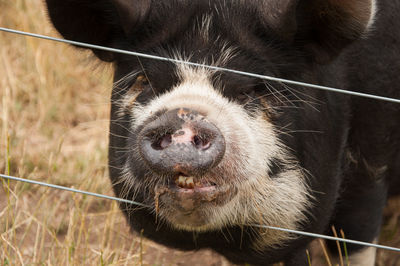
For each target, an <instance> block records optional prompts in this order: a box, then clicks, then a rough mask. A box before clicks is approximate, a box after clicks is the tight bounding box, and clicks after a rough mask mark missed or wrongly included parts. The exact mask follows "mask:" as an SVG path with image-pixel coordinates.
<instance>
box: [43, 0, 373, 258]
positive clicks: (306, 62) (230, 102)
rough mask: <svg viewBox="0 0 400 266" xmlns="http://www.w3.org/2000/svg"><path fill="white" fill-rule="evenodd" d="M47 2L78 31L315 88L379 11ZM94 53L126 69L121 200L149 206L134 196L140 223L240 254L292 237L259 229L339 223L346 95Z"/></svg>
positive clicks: (161, 234)
mask: <svg viewBox="0 0 400 266" xmlns="http://www.w3.org/2000/svg"><path fill="white" fill-rule="evenodd" d="M47 4H48V8H49V14H50V17H51V20H52V22H53V23H54V25H55V26H56V28H57V29H58V30H59V31H60V33H61V34H62V35H63V36H64V37H65V38H67V39H73V40H76V41H83V42H88V43H93V44H98V45H105V46H109V47H114V48H119V49H126V50H132V51H136V52H142V53H148V54H154V55H158V56H164V57H168V58H174V59H180V60H188V61H191V62H197V63H202V64H209V65H214V66H220V67H225V68H231V69H237V70H243V71H247V72H254V73H258V74H264V75H269V76H276V77H281V78H288V79H294V80H302V81H309V82H317V83H324V82H325V81H326V80H329V77H330V78H331V79H332V77H331V75H333V74H335V73H325V72H323V71H321V69H322V70H323V69H324V68H327V66H328V65H330V64H332V62H334V60H335V58H337V57H338V55H340V53H341V52H342V50H343V49H344V48H345V47H346V46H348V45H349V44H351V43H352V42H353V41H355V40H356V39H358V38H360V37H361V36H362V35H363V34H365V32H366V30H367V29H368V27H369V26H370V25H371V23H372V19H373V16H374V10H375V8H374V2H373V1H372V0H347V1H333V0H311V1H301V0H298V1H296V0H270V1H264V0H263V1H261V0H260V1H256V0H253V1H239V0H237V1H222V0H221V1H219V0H216V1H150V0H137V1H135V0H100V1H92V0H90V1H89V0H79V1H78V0H65V1H56V0H47ZM93 52H94V53H95V54H96V55H97V56H98V57H99V58H100V59H101V60H103V61H109V62H111V61H112V62H113V63H114V65H115V86H114V88H113V92H112V108H111V126H110V150H109V163H110V175H111V179H112V182H113V186H114V189H115V192H116V195H117V196H119V197H123V198H126V199H130V200H135V201H140V202H142V203H144V204H147V205H149V206H151V207H149V208H138V207H136V206H133V205H132V206H131V205H126V204H122V208H123V210H124V212H125V214H126V215H127V217H128V219H129V221H130V223H131V225H132V227H133V228H135V229H137V230H141V229H144V234H145V235H147V236H149V237H151V238H153V239H155V240H157V241H160V242H163V243H166V244H169V245H173V246H177V247H181V248H194V247H204V246H210V247H213V248H214V249H216V250H219V251H220V252H223V251H221V250H222V247H221V245H222V246H229V247H230V250H231V251H230V252H231V253H229V254H226V252H225V254H226V255H227V256H230V257H231V259H232V258H233V259H234V258H235V256H236V255H235V252H238V251H239V250H256V249H257V250H259V251H260V250H267V249H272V248H273V249H278V250H279V249H280V248H279V247H281V246H282V244H286V245H288V242H287V240H288V239H292V238H293V236H291V235H289V234H287V233H284V232H278V231H270V230H261V229H256V228H253V227H251V226H249V225H250V224H263V225H273V226H279V227H285V228H290V229H299V228H303V229H308V230H313V231H318V230H321V228H323V226H324V225H325V224H326V223H327V221H328V220H329V216H330V214H329V211H330V210H331V209H332V206H331V205H332V204H331V203H330V202H332V201H334V199H335V197H336V194H337V189H338V184H339V181H337V175H338V170H339V168H340V158H341V155H342V154H341V153H342V148H343V143H344V139H345V136H346V132H347V127H346V119H347V109H346V108H347V100H346V98H345V97H342V96H338V95H331V94H327V93H325V92H321V91H316V90H313V89H307V88H303V87H295V86H288V85H285V84H282V83H278V82H271V81H267V80H260V79H257V78H252V77H246V76H241V75H237V74H232V73H228V72H220V71H215V70H210V69H207V68H205V67H195V66H190V65H185V64H181V63H174V62H170V61H157V60H152V59H144V58H138V57H135V56H129V55H124V54H117V53H111V52H106V51H101V50H94V51H93ZM321 72H322V73H323V74H320V73H321ZM333 80H335V78H333ZM330 85H336V84H334V83H330ZM332 117H334V118H335V121H343V123H338V124H336V123H329V120H330V119H331V118H332ZM329 133H333V134H329ZM317 220H318V222H316V221H317ZM321 221H322V222H321ZM226 235H227V236H226ZM224 236H225V238H224ZM296 241H298V240H295V239H292V242H293V243H297V242H296ZM242 243H243V246H242ZM239 246H241V247H239ZM223 253H224V252H223ZM239 253H240V252H238V253H237V254H239ZM271 254H272V253H271ZM268 256H269V255H267V254H266V255H265V257H268Z"/></svg>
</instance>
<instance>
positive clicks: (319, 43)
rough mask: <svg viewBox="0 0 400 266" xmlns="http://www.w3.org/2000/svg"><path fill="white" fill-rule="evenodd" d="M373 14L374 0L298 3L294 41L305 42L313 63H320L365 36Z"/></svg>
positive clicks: (334, 0) (327, 0)
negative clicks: (295, 39)
mask: <svg viewBox="0 0 400 266" xmlns="http://www.w3.org/2000/svg"><path fill="white" fill-rule="evenodd" d="M375 12H376V3H375V0H304V1H300V3H299V6H298V7H297V21H298V25H297V27H298V28H297V35H296V38H297V39H298V40H299V41H300V42H303V43H305V48H306V50H308V51H309V52H311V54H312V56H313V58H314V60H315V61H317V62H320V63H324V62H327V61H330V60H331V59H333V58H334V57H335V56H336V55H338V54H339V53H340V51H341V50H342V49H343V48H344V47H346V46H347V45H349V44H350V43H352V42H353V41H355V40H357V39H359V38H360V37H362V36H363V35H365V34H366V32H367V31H368V29H369V28H370V26H371V25H372V24H373V21H374V17H375Z"/></svg>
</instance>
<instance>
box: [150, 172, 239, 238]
mask: <svg viewBox="0 0 400 266" xmlns="http://www.w3.org/2000/svg"><path fill="white" fill-rule="evenodd" d="M185 179H186V180H185ZM192 180H193V177H186V178H183V177H182V176H180V177H178V178H177V180H176V182H175V183H173V184H172V185H168V186H157V187H156V188H155V205H156V211H157V212H158V214H159V216H160V217H162V218H164V219H165V220H166V221H168V222H169V224H170V225H172V226H173V227H176V228H178V229H182V230H189V231H202V230H205V229H211V228H215V227H216V225H217V224H218V223H217V222H216V221H214V219H213V216H214V214H215V213H218V210H219V209H220V208H223V207H224V206H225V205H226V204H228V203H229V202H230V201H231V200H232V199H233V198H234V197H235V196H236V195H237V189H236V188H235V187H233V186H229V185H217V184H215V183H209V182H207V183H204V182H203V184H202V183H201V182H198V181H196V180H194V182H193V181H192ZM185 182H186V183H185ZM192 182H193V183H192Z"/></svg>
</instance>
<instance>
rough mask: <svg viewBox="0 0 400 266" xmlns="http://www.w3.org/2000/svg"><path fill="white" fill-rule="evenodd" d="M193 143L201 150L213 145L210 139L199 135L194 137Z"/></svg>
mask: <svg viewBox="0 0 400 266" xmlns="http://www.w3.org/2000/svg"><path fill="white" fill-rule="evenodd" d="M193 144H194V145H195V146H196V148H197V149H201V150H207V149H208V148H210V146H211V143H210V141H208V140H207V139H203V138H201V137H199V136H197V135H196V136H194V137H193Z"/></svg>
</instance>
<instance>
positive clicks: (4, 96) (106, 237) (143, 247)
mask: <svg viewBox="0 0 400 266" xmlns="http://www.w3.org/2000/svg"><path fill="white" fill-rule="evenodd" d="M41 2H42V1H40V0H12V1H10V0H0V10H1V13H0V14H1V15H0V26H2V27H10V28H14V29H19V30H25V31H30V32H36V33H41V34H47V35H52V36H57V34H56V33H55V31H54V30H53V29H52V28H51V26H50V24H49V23H48V20H47V18H46V15H45V13H44V9H43V6H42V3H41ZM88 55H89V54H88V53H85V52H83V51H77V50H75V49H73V48H71V47H68V46H66V45H64V44H59V43H54V42H50V41H44V40H38V39H33V38H27V37H22V36H16V35H13V34H9V33H2V32H0V88H1V89H0V97H1V101H0V117H1V119H0V158H1V159H0V172H1V173H10V174H11V175H15V176H20V177H25V178H30V179H36V180H40V181H45V182H49V183H53V184H58V185H64V186H69V187H75V188H79V189H83V190H88V191H93V192H97V193H102V194H108V195H112V192H111V187H110V185H109V181H108V177H107V131H108V119H109V118H108V113H109V102H108V101H109V100H108V98H109V95H110V87H111V82H112V81H111V80H112V78H111V67H110V66H108V65H102V64H100V63H98V62H97V61H96V60H93V59H90V58H89V56H88ZM0 182H2V181H0ZM8 186H9V187H10V188H11V189H10V190H9V189H8V188H7V187H8ZM399 205H400V199H398V200H395V201H393V203H392V204H391V206H390V208H388V209H387V212H386V217H387V219H386V220H387V226H385V227H384V230H383V232H382V241H381V242H382V243H383V244H387V245H391V246H397V247H400V230H399V224H400V223H399V216H400V206H399ZM315 246H317V248H315V249H320V248H319V243H316V244H315ZM322 261H323V262H319V263H318V265H323V264H326V262H325V261H324V259H323V260H322ZM0 265H191V266H195V265H230V264H229V263H228V262H226V260H224V259H223V258H222V257H221V256H219V255H217V254H214V253H212V252H211V251H201V252H197V253H194V252H186V253H185V252H179V251H175V250H171V249H168V248H165V247H162V246H159V245H157V244H154V243H152V242H150V241H147V240H144V239H142V238H141V237H140V236H135V235H132V234H130V233H129V229H128V226H127V225H126V222H125V220H124V218H123V216H122V214H121V213H120V211H119V210H118V208H117V205H116V203H115V202H111V201H109V200H103V199H97V198H93V197H89V196H82V195H78V194H73V193H70V192H65V191H58V190H53V189H48V188H43V187H38V186H36V185H28V184H24V183H17V182H10V183H9V184H7V182H3V183H2V185H0ZM378 265H379V266H386V265H400V254H395V253H393V252H386V251H384V252H382V251H381V252H380V253H379V257H378Z"/></svg>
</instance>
